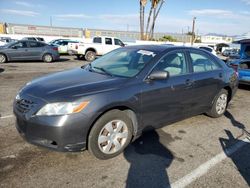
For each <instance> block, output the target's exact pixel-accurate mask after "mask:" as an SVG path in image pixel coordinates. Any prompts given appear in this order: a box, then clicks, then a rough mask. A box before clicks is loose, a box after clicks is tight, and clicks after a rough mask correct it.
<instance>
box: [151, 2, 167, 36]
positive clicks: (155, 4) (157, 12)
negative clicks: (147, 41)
mask: <svg viewBox="0 0 250 188" xmlns="http://www.w3.org/2000/svg"><path fill="white" fill-rule="evenodd" d="M164 2H165V0H152V7H153V21H152V25H151V29H150V32H149V35H150V38H151V39H153V38H154V29H155V22H156V19H157V17H158V15H159V12H160V10H161V8H162V5H163V3H164ZM159 4H160V5H159ZM157 8H158V9H157Z"/></svg>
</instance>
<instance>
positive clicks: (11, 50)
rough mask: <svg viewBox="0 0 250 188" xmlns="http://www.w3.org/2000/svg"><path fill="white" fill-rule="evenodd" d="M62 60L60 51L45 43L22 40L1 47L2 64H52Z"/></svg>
mask: <svg viewBox="0 0 250 188" xmlns="http://www.w3.org/2000/svg"><path fill="white" fill-rule="evenodd" d="M59 58H60V56H59V53H58V49H57V47H55V46H50V45H48V44H46V43H43V42H37V41H28V40H20V41H17V42H13V43H9V44H7V45H5V46H2V47H0V63H6V62H8V61H19V60H22V61H23V60H42V61H44V62H47V63H50V62H52V61H55V60H58V59H59Z"/></svg>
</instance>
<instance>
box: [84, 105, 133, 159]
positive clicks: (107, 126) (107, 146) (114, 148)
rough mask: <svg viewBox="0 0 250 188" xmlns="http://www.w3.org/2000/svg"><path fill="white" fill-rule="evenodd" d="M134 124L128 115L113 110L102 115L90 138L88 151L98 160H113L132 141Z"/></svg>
mask: <svg viewBox="0 0 250 188" xmlns="http://www.w3.org/2000/svg"><path fill="white" fill-rule="evenodd" d="M132 131H133V124H132V121H131V119H130V118H129V117H128V116H127V115H126V113H124V112H122V111H120V110H111V111H109V112H107V113H105V114H104V115H102V116H101V117H100V118H99V119H98V120H97V121H96V123H95V124H94V126H93V127H92V129H91V131H90V133H89V137H88V150H89V152H90V153H91V154H92V155H93V156H95V157H96V158H98V159H103V160H106V159H110V158H113V157H115V156H117V155H119V154H120V153H122V152H123V150H124V149H125V148H126V147H127V145H128V144H129V143H130V142H131V139H132Z"/></svg>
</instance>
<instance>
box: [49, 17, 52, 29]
mask: <svg viewBox="0 0 250 188" xmlns="http://www.w3.org/2000/svg"><path fill="white" fill-rule="evenodd" d="M49 21H50V27H52V16H50V20H49Z"/></svg>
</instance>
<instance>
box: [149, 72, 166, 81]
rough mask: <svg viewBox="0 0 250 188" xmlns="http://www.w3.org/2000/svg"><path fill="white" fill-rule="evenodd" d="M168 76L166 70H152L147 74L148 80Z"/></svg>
mask: <svg viewBox="0 0 250 188" xmlns="http://www.w3.org/2000/svg"><path fill="white" fill-rule="evenodd" d="M168 77H169V72H168V71H154V72H152V73H151V74H150V75H149V76H148V79H149V80H165V79H167V78H168Z"/></svg>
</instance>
